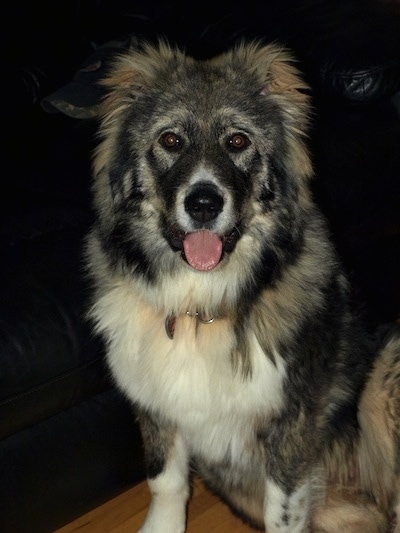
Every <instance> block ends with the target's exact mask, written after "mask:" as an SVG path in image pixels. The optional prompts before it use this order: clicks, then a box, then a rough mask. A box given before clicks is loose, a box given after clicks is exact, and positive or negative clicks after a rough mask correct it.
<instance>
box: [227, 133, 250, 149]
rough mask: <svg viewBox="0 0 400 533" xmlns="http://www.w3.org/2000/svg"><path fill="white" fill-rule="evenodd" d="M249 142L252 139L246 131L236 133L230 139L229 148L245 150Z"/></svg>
mask: <svg viewBox="0 0 400 533" xmlns="http://www.w3.org/2000/svg"><path fill="white" fill-rule="evenodd" d="M249 144H250V140H249V138H248V137H247V136H246V135H245V134H244V133H235V134H234V135H232V136H231V137H229V139H228V148H229V149H231V150H243V149H244V148H247V147H248V146H249Z"/></svg>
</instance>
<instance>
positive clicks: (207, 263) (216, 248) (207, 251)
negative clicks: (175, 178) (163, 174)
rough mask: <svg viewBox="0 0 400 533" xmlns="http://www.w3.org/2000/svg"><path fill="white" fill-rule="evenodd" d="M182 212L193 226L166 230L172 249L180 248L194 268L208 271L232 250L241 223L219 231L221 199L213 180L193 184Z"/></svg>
mask: <svg viewBox="0 0 400 533" xmlns="http://www.w3.org/2000/svg"><path fill="white" fill-rule="evenodd" d="M184 209H185V213H186V214H187V215H188V216H189V220H190V221H191V224H192V225H193V226H194V227H198V228H199V229H196V230H194V231H188V232H187V231H183V230H181V229H178V228H176V227H175V228H172V229H170V230H169V234H168V238H169V241H170V244H171V246H172V248H173V249H176V250H180V251H181V253H182V258H183V259H184V260H185V261H186V262H187V263H188V264H189V265H190V266H191V267H192V268H194V269H195V270H201V271H208V270H212V269H213V268H215V267H216V266H217V265H218V264H219V263H220V262H221V260H222V258H223V257H224V255H225V254H226V253H228V252H231V251H232V250H233V249H234V247H235V244H236V242H237V240H238V238H239V236H240V227H239V226H238V225H235V227H234V228H233V229H232V230H230V231H229V232H228V233H224V234H222V235H221V234H220V233H219V232H218V231H217V230H215V229H214V226H215V227H218V224H217V223H216V224H213V222H214V221H215V222H217V219H218V217H219V215H220V214H221V213H222V211H223V209H224V199H223V197H222V195H221V194H220V192H219V190H218V188H217V187H216V186H215V185H214V184H212V183H211V184H209V183H207V184H199V185H197V186H196V187H194V188H193V189H192V190H191V191H190V192H189V193H188V195H187V196H186V198H185V200H184Z"/></svg>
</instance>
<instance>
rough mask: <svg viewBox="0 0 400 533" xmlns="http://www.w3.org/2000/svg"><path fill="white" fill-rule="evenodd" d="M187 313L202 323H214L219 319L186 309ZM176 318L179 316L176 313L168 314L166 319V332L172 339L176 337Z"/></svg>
mask: <svg viewBox="0 0 400 533" xmlns="http://www.w3.org/2000/svg"><path fill="white" fill-rule="evenodd" d="M185 315H186V316H188V317H191V318H195V319H196V320H197V321H198V322H200V323H201V324H212V323H213V322H214V320H216V319H217V317H215V316H205V315H203V314H201V313H199V312H198V311H195V312H194V313H192V312H191V311H186V313H185ZM176 318H177V317H176V316H174V315H168V316H167V317H166V319H165V332H166V334H167V336H168V338H169V339H171V340H172V339H173V338H174V333H175V323H176Z"/></svg>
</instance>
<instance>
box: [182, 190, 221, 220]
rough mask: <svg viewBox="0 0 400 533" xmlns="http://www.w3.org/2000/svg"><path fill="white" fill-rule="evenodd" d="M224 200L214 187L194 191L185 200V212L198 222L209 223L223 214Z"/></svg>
mask: <svg viewBox="0 0 400 533" xmlns="http://www.w3.org/2000/svg"><path fill="white" fill-rule="evenodd" d="M223 206H224V199H223V198H222V196H221V195H220V194H219V193H218V191H217V189H216V187H214V186H213V185H207V186H200V187H197V188H196V189H194V190H193V191H192V192H191V193H190V194H189V195H188V196H187V197H186V200H185V210H186V212H187V213H189V215H190V216H191V217H192V218H193V219H194V220H196V221H197V222H203V223H204V222H209V221H210V220H214V219H215V218H217V216H218V215H219V214H220V213H221V211H222V209H223Z"/></svg>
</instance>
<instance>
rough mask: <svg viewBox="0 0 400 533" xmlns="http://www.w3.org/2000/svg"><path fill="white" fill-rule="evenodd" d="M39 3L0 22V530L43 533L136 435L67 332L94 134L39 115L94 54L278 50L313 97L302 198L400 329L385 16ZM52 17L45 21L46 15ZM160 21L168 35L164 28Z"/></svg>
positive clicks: (394, 7) (395, 25) (77, 294)
mask: <svg viewBox="0 0 400 533" xmlns="http://www.w3.org/2000/svg"><path fill="white" fill-rule="evenodd" d="M166 6H167V4H165V3H161V2H160V3H157V2H150V3H149V5H147V6H144V7H142V8H139V7H137V6H132V2H123V1H119V2H112V3H111V2H106V1H104V2H93V3H92V2H69V3H68V2H66V3H60V4H58V5H57V6H56V8H57V9H58V10H61V13H60V18H59V19H57V18H54V17H53V18H52V19H51V21H49V18H48V14H49V11H51V10H50V7H49V3H48V2H44V1H43V2H38V3H36V2H35V3H34V5H33V4H32V5H31V7H30V8H26V7H25V6H24V9H28V12H25V15H24V16H23V19H21V16H22V15H21V11H20V9H18V7H21V6H18V2H17V3H16V4H13V5H12V6H11V7H8V8H6V13H5V16H4V17H3V20H2V26H3V31H2V37H1V39H2V40H1V46H2V50H3V54H2V56H3V57H4V61H5V63H4V65H3V66H4V71H3V80H5V81H3V82H2V83H3V85H4V87H3V89H4V90H3V93H5V94H3V101H2V103H3V110H2V117H3V118H2V133H3V135H2V139H3V140H2V142H1V151H0V157H1V159H0V161H1V167H0V168H1V178H0V187H1V189H0V203H1V210H0V217H1V224H0V246H1V265H0V269H1V278H0V279H1V289H0V291H1V292H0V294H1V297H0V529H1V531H4V532H5V533H24V532H26V533H48V532H51V531H54V530H55V529H56V528H57V527H60V526H61V525H63V524H65V523H67V522H68V521H70V520H72V519H73V518H75V517H76V516H78V515H80V514H82V513H84V512H86V511H88V510H89V509H91V508H93V507H94V506H96V505H98V504H100V503H101V502H103V501H105V500H106V499H108V498H110V497H112V496H114V495H115V494H117V493H118V492H120V491H122V490H124V489H125V488H127V487H129V486H130V485H132V484H134V483H135V482H137V481H138V480H139V479H141V478H142V477H143V475H144V473H143V461H142V451H141V444H140V437H139V434H138V429H137V426H136V424H135V423H134V419H133V415H132V414H131V410H130V407H129V405H128V404H127V402H126V401H125V399H124V398H122V397H121V395H120V394H119V393H118V392H117V391H116V390H115V388H114V386H113V384H112V383H111V382H110V380H109V377H108V373H107V370H106V368H105V366H104V360H103V347H102V345H101V342H100V341H99V340H98V339H95V338H93V336H92V335H91V332H90V326H89V325H88V324H87V322H86V321H85V319H84V315H85V311H86V309H87V305H88V298H87V284H86V280H85V277H84V272H83V267H82V241H83V238H84V235H85V233H86V231H87V229H88V227H89V224H90V220H91V209H90V154H91V151H92V149H93V145H94V136H93V134H94V131H95V126H96V124H95V121H94V120H93V119H88V120H83V119H76V118H71V117H70V116H67V115H66V114H64V113H58V114H56V113H53V114H52V113H47V112H45V111H44V109H43V107H42V105H41V102H43V99H44V98H45V97H47V96H48V95H51V94H52V93H53V91H56V90H58V89H59V88H63V87H64V86H65V84H68V82H69V80H70V79H72V77H73V75H74V72H75V70H76V69H77V68H78V66H79V65H80V64H81V62H82V61H84V60H85V59H86V57H88V56H89V55H90V54H91V53H92V52H93V51H94V50H95V49H96V46H98V45H101V44H103V43H105V42H108V41H109V40H110V39H114V38H120V36H121V35H125V34H127V33H133V34H135V35H140V36H145V37H150V38H153V37H154V36H156V35H158V34H159V33H162V34H164V35H166V36H167V37H168V38H170V39H171V41H174V42H177V43H178V44H182V45H185V47H186V48H187V50H188V52H189V53H192V54H193V55H196V56H197V57H207V56H210V55H213V54H214V53H217V52H220V51H222V50H224V49H225V48H227V47H228V46H230V45H231V44H233V42H234V41H235V40H237V39H238V38H242V37H246V38H251V37H260V38H263V39H265V40H279V41H282V42H283V43H284V44H286V45H288V46H291V47H292V48H293V49H294V50H295V52H296V55H297V56H298V58H299V61H300V65H301V67H302V68H303V70H304V71H305V74H306V77H307V79H308V80H309V81H310V83H311V84H312V87H313V89H314V102H315V115H314V119H313V129H312V132H311V137H310V146H311V149H312V151H313V152H314V160H315V166H316V170H317V174H318V179H316V180H315V183H314V187H315V195H316V199H317V200H318V202H319V203H320V204H321V206H322V207H323V209H324V211H325V213H326V215H327V217H328V219H329V221H330V224H331V228H332V233H333V237H334V239H335V240H336V243H337V246H338V249H339V251H340V254H341V256H342V258H343V261H344V264H345V266H346V268H347V270H348V272H349V275H350V277H351V279H352V282H353V285H354V288H355V292H354V294H355V300H356V302H357V303H358V304H359V305H360V308H361V311H360V312H361V313H362V314H363V315H364V317H365V320H366V321H367V323H368V326H369V327H370V328H374V327H376V326H377V325H379V324H381V323H385V322H390V321H393V320H396V319H399V318H400V276H399V275H398V274H399V272H400V257H399V255H400V93H399V90H400V3H399V2H398V1H396V0H395V1H392V2H390V1H384V0H380V1H378V0H376V1H372V0H371V1H369V0H362V1H354V0H349V1H347V0H346V1H337V0H330V1H327V0H308V1H307V0H305V1H294V0H293V1H289V0H282V1H281V0H279V1H278V0H276V1H271V2H269V3H268V2H264V3H258V2H254V3H251V2H250V3H245V4H244V3H243V2H235V1H232V2H231V3H230V5H229V11H226V8H225V10H224V9H223V8H222V6H221V7H218V6H213V5H212V4H211V3H210V5H207V2H206V3H204V2H202V3H199V4H198V5H192V4H191V3H188V2H186V3H185V2H170V3H168V7H166ZM61 19H62V20H61ZM177 21H178V24H177Z"/></svg>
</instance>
